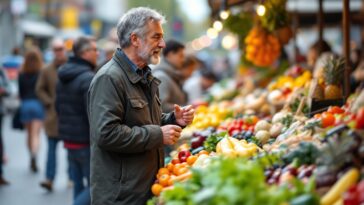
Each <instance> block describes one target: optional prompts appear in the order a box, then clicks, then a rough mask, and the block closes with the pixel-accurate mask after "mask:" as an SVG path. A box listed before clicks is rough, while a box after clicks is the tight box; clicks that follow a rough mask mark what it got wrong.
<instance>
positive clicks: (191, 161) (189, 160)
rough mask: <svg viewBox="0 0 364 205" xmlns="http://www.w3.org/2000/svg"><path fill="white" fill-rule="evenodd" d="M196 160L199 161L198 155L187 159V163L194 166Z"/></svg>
mask: <svg viewBox="0 0 364 205" xmlns="http://www.w3.org/2000/svg"><path fill="white" fill-rule="evenodd" d="M196 160H197V156H196V155H191V156H189V157H188V158H187V161H186V162H187V164H188V165H190V166H192V165H193V164H194V163H195V161H196Z"/></svg>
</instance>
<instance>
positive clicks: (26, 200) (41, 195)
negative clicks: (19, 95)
mask: <svg viewBox="0 0 364 205" xmlns="http://www.w3.org/2000/svg"><path fill="white" fill-rule="evenodd" d="M10 122H11V117H10V116H6V117H5V118H4V122H3V123H4V124H3V137H4V139H3V140H4V144H5V154H6V156H7V158H8V162H7V164H6V165H5V166H4V176H5V178H6V179H7V180H8V181H9V182H10V185H8V186H2V187H0V204H1V205H24V204H26V205H71V204H72V188H68V187H67V179H68V176H67V162H66V151H65V149H64V148H63V143H59V144H58V150H57V154H58V156H57V159H58V164H57V166H58V167H57V174H56V180H55V184H54V187H53V192H51V193H48V192H47V191H45V190H44V189H42V188H41V187H40V186H39V182H40V181H41V180H43V179H44V177H45V174H44V173H45V160H46V150H47V140H46V136H45V134H44V132H42V135H41V144H40V150H39V151H40V152H39V155H38V162H37V163H38V168H39V171H38V173H35V174H34V173H32V172H31V171H30V168H29V154H28V151H27V148H26V134H25V132H24V131H14V130H12V128H11V126H10Z"/></svg>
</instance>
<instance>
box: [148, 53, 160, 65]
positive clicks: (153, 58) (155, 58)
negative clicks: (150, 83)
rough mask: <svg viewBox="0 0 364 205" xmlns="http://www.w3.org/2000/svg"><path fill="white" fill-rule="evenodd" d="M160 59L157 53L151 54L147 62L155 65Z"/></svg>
mask: <svg viewBox="0 0 364 205" xmlns="http://www.w3.org/2000/svg"><path fill="white" fill-rule="evenodd" d="M160 61H161V57H160V56H159V55H152V56H150V57H149V59H148V64H153V65H157V64H159V63H160Z"/></svg>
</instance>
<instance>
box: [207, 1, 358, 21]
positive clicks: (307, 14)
mask: <svg viewBox="0 0 364 205" xmlns="http://www.w3.org/2000/svg"><path fill="white" fill-rule="evenodd" d="M247 2H253V3H254V2H255V3H259V2H260V1H257V0H208V4H209V6H210V8H211V16H212V18H214V17H216V16H217V14H218V13H219V11H221V10H223V9H224V8H230V7H235V6H241V5H243V4H244V3H247ZM361 6H362V2H361V0H350V16H351V23H352V24H361V22H362V19H363V20H364V18H363V17H362V15H360V9H361ZM287 10H288V11H289V12H292V13H294V14H297V16H298V20H299V26H300V27H302V26H311V25H315V24H317V13H318V10H319V0H287ZM342 10H343V1H342V0H323V12H324V23H325V25H338V24H341V23H342Z"/></svg>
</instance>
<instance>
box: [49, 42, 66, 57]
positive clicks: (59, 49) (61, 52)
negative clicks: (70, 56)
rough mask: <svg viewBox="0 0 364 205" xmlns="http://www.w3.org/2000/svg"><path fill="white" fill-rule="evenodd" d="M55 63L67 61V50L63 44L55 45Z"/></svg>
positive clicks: (53, 48) (53, 49)
mask: <svg viewBox="0 0 364 205" xmlns="http://www.w3.org/2000/svg"><path fill="white" fill-rule="evenodd" d="M52 51H53V54H54V60H55V61H58V62H60V61H64V60H65V59H66V49H65V47H64V45H63V44H61V43H60V44H55V45H53V47H52Z"/></svg>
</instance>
